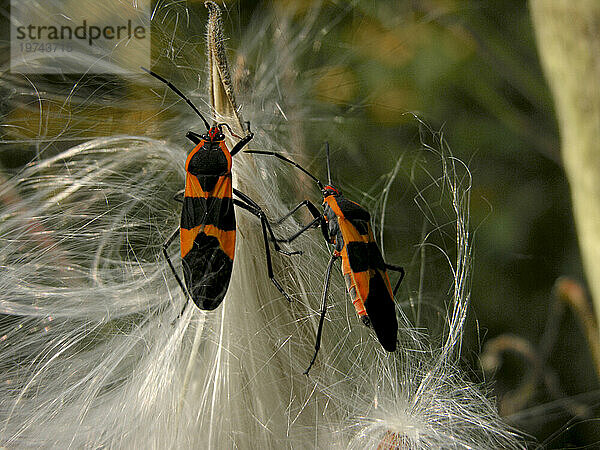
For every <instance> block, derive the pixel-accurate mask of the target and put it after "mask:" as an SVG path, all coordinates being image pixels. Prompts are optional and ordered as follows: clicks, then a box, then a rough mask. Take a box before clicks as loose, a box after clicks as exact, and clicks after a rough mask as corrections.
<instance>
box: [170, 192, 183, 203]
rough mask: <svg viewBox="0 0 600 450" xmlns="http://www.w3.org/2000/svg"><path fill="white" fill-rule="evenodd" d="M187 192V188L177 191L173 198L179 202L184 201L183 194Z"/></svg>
mask: <svg viewBox="0 0 600 450" xmlns="http://www.w3.org/2000/svg"><path fill="white" fill-rule="evenodd" d="M184 193H185V189H182V190H180V191H177V192H175V194H174V195H173V200H175V201H176V202H177V203H183V194H184Z"/></svg>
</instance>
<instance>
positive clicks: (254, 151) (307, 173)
mask: <svg viewBox="0 0 600 450" xmlns="http://www.w3.org/2000/svg"><path fill="white" fill-rule="evenodd" d="M244 153H256V154H258V155H269V156H275V157H276V158H279V159H281V160H283V161H285V162H288V163H290V164H291V165H293V166H295V167H297V168H298V169H300V170H301V171H302V172H304V173H305V174H306V175H308V176H309V177H311V178H312V179H313V180H315V181H316V182H317V185H318V186H319V189H323V183H321V182H320V181H319V179H318V178H317V177H315V176H314V175H313V174H312V173H310V172H309V171H308V170H306V169H305V168H304V167H302V166H301V165H300V164H298V163H296V162H294V161H292V160H291V159H288V158H286V157H285V156H283V155H281V154H279V153H275V152H267V151H263V150H244Z"/></svg>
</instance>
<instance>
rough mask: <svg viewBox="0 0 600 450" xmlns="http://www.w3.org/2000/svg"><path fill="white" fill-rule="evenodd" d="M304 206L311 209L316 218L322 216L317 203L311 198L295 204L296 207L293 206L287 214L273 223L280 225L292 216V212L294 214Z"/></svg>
mask: <svg viewBox="0 0 600 450" xmlns="http://www.w3.org/2000/svg"><path fill="white" fill-rule="evenodd" d="M303 206H306V207H307V208H308V210H309V211H310V213H311V214H312V216H313V217H315V218H317V217H321V213H320V212H319V210H318V208H317V207H316V206H315V205H313V203H312V202H311V201H310V200H303V201H301V202H300V203H298V204H297V205H296V206H294V208H292V209H291V210H290V211H289V212H288V213H287V214H286V215H284V216H282V217H280V218H279V219H277V220H276V221H275V222H273V225H280V224H281V223H283V222H284V221H285V219H287V218H288V217H290V216H291V215H292V214H294V213H295V212H296V211H298V210H299V209H300V208H302V207H303Z"/></svg>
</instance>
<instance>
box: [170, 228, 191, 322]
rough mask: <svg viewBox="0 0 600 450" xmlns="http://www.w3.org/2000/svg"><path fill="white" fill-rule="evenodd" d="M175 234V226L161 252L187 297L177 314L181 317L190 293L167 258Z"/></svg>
mask: <svg viewBox="0 0 600 450" xmlns="http://www.w3.org/2000/svg"><path fill="white" fill-rule="evenodd" d="M177 236H179V228H177V230H175V232H174V233H173V234H172V235H171V237H170V238H169V239H167V241H166V242H165V243H164V244H163V254H164V255H165V259H166V260H167V263H168V264H169V267H170V268H171V272H173V276H174V277H175V279H176V280H177V284H179V287H180V288H181V290H182V291H183V295H184V296H185V297H186V299H187V301H186V302H185V305H183V308H182V310H181V312H180V313H179V315H178V316H177V317H178V318H179V317H181V316H182V315H183V313H184V311H185V309H186V308H187V306H188V304H189V303H190V302H189V300H190V294H189V292H188V291H187V289H186V288H185V286H184V285H183V282H182V281H181V278H180V277H179V275H178V274H177V272H176V271H175V267H173V263H172V262H171V258H169V253H168V252H167V250H168V248H169V246H170V245H171V244H172V243H173V241H174V240H175V238H176V237H177Z"/></svg>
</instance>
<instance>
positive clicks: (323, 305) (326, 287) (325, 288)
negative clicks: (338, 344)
mask: <svg viewBox="0 0 600 450" xmlns="http://www.w3.org/2000/svg"><path fill="white" fill-rule="evenodd" d="M338 258H339V256H336V255H335V254H333V255H331V259H330V260H329V264H328V265H327V273H326V274H325V284H324V286H323V298H322V299H321V318H320V319H319V328H318V329H317V340H316V342H315V354H314V355H313V357H312V359H311V361H310V364H309V365H308V369H306V370H305V371H304V375H308V372H309V371H310V368H311V367H312V366H313V364H314V363H315V361H316V359H317V353H319V349H320V348H321V334H322V333H323V323H324V322H325V313H326V312H327V291H328V290H329V279H330V278H331V268H332V267H333V263H334V262H335V260H336V259H338Z"/></svg>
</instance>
